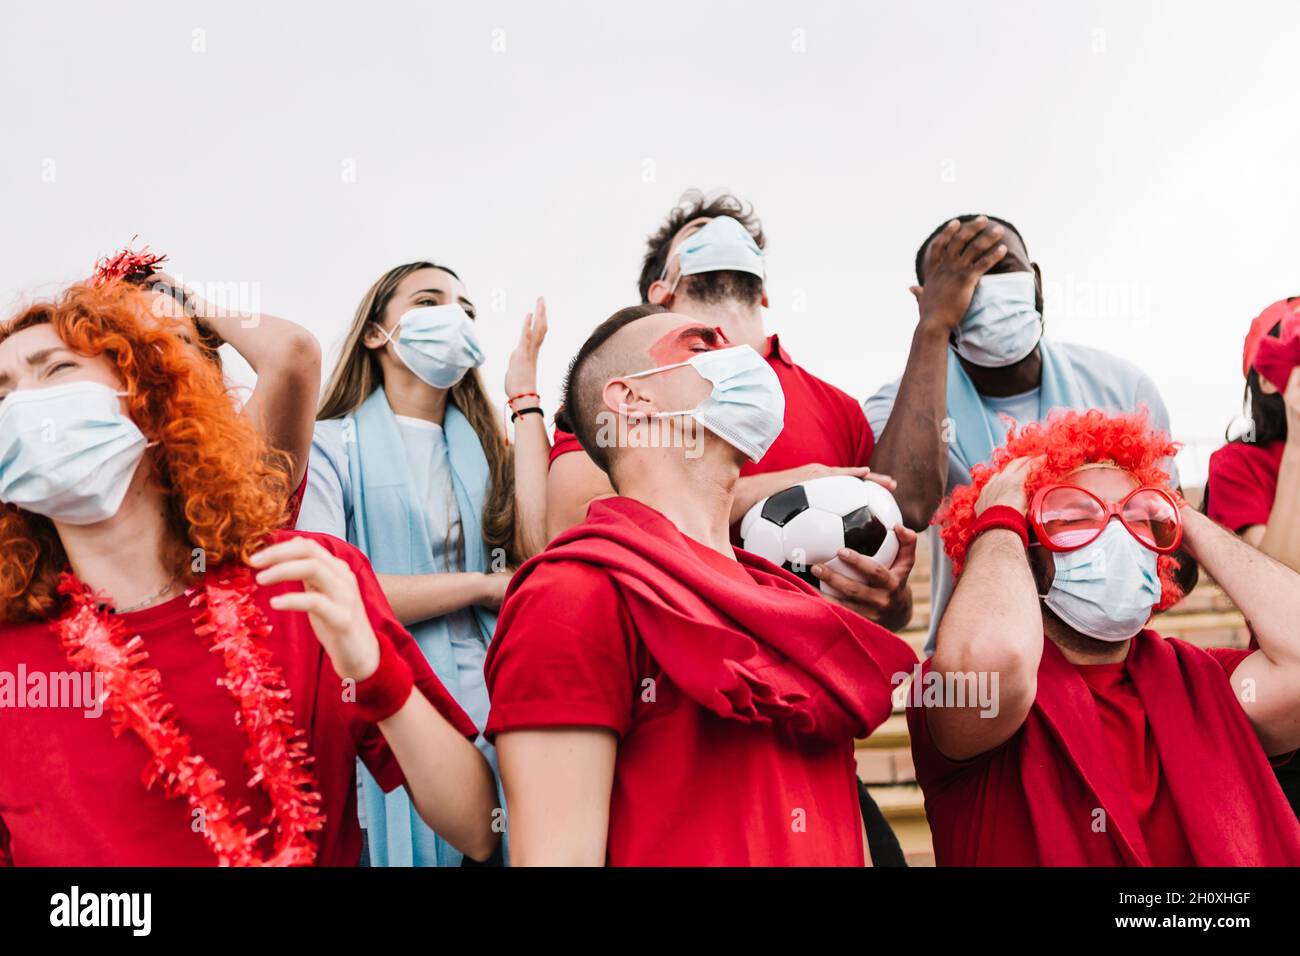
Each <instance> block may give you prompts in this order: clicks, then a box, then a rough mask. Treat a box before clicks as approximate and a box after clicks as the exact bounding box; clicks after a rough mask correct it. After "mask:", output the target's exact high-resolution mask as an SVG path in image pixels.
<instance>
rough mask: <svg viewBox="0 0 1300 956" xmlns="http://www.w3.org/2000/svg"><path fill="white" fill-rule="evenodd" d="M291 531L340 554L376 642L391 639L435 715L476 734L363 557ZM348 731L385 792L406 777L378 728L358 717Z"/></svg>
mask: <svg viewBox="0 0 1300 956" xmlns="http://www.w3.org/2000/svg"><path fill="white" fill-rule="evenodd" d="M294 533H295V534H297V535H301V536H304V537H308V538H311V539H313V540H314V541H316V542H318V543H319V544H321V545H323V546H324V547H325V548H326V549H327V550H328V551H329V552H330V553H332V554H333V555H334V556H335V557H338V558H342V559H343V560H344V561H346V562H347V563H348V566H349V567H351V568H352V572H353V574H355V575H356V576H357V586H358V587H359V588H360V589H361V600H362V601H364V602H365V605H366V616H367V617H368V618H369V619H370V626H371V627H372V628H374V630H375V634H376V635H378V636H379V637H380V639H381V640H382V639H383V638H387V639H388V640H390V641H392V643H393V646H394V647H395V648H396V649H397V652H398V653H399V654H401V655H402V657H403V658H404V659H405V660H406V662H407V663H408V664H409V665H410V666H411V673H412V674H414V675H415V686H416V688H417V689H418V690H419V691H420V693H422V694H424V696H425V697H426V698H427V699H428V701H429V703H431V704H433V706H434V708H435V709H436V710H437V711H438V713H440V714H442V716H443V717H444V718H445V719H446V720H447V722H448V723H450V724H451V725H452V726H453V727H455V728H456V730H457V731H459V732H460V733H461V734H462V735H464V736H465V737H467V738H469V739H470V740H473V739H475V738H476V737H477V736H478V728H476V727H475V726H474V722H473V721H472V720H470V719H469V715H468V714H466V713H465V711H464V710H463V709H461V706H460V704H458V703H456V700H455V698H453V697H452V696H451V693H450V692H449V691H448V690H447V688H445V687H444V686H443V685H442V681H440V680H438V678H437V676H436V675H435V674H434V673H433V668H432V667H430V666H429V662H428V661H427V660H425V657H424V654H423V652H421V650H420V647H419V645H418V644H416V643H415V639H414V638H412V637H411V635H410V634H409V633H407V630H406V628H404V627H402V625H401V624H400V623H399V622H398V620H397V618H396V617H394V616H393V609H392V607H391V606H390V605H389V603H388V598H387V597H385V596H384V592H383V590H382V589H381V588H380V587H379V581H378V579H377V578H376V577H375V572H374V570H373V569H372V568H371V567H370V562H369V561H368V560H367V559H366V556H365V555H364V554H362V553H361V552H360V551H358V550H357V549H356V548H354V547H353V546H352V545H350V544H348V543H347V542H346V541H340V540H339V539H338V538H335V537H334V536H333V535H328V534H311V533H308V532H301V531H300V532H294ZM353 734H354V736H355V737H356V739H357V756H359V757H360V758H361V760H362V761H363V762H364V763H365V765H366V768H367V769H368V770H369V771H370V773H371V774H372V775H373V776H374V778H375V780H376V782H378V784H379V785H380V786H381V787H382V788H383V789H384V792H386V793H387V792H388V791H391V790H395V789H397V788H398V787H400V786H401V785H402V783H403V782H404V781H405V778H404V777H403V775H402V769H401V767H399V766H398V764H397V758H396V757H394V756H393V752H392V750H390V749H389V747H388V741H386V740H385V739H384V735H383V734H382V733H381V732H380V730H379V726H378V725H377V724H371V723H363V722H361V721H359V720H358V721H357V722H356V726H355V727H354V728H353Z"/></svg>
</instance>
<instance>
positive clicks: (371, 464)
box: [346, 387, 496, 866]
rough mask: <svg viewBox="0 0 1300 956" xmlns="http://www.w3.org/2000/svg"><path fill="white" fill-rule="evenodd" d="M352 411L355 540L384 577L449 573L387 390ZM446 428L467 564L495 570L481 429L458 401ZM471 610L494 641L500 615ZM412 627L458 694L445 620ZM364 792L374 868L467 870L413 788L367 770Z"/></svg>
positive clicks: (469, 568) (350, 470)
mask: <svg viewBox="0 0 1300 956" xmlns="http://www.w3.org/2000/svg"><path fill="white" fill-rule="evenodd" d="M348 417H349V419H351V421H352V436H351V441H349V442H348V443H347V446H346V447H347V452H348V478H349V480H350V483H351V485H352V498H353V501H352V517H353V522H352V523H353V530H354V533H355V540H352V541H350V542H349V543H350V544H353V545H355V546H356V547H357V548H359V549H360V550H361V551H362V552H363V553H364V554H365V555H366V557H368V558H369V559H370V564H371V566H372V567H374V569H375V571H376V572H377V573H379V574H434V573H436V572H437V571H439V570H441V569H439V568H437V567H435V565H434V560H433V541H432V540H431V539H430V537H429V524H428V520H427V518H426V516H425V514H424V506H423V501H422V499H421V496H420V494H419V492H418V491H417V490H416V486H415V482H414V481H413V480H412V478H411V474H410V470H409V468H408V467H407V463H406V456H405V455H404V454H403V452H402V435H401V432H400V431H399V429H398V425H397V419H396V418H395V417H394V416H393V410H392V408H391V407H390V406H389V404H388V397H387V395H385V394H384V390H383V388H382V387H380V388H377V389H375V391H374V392H373V393H372V394H371V395H370V397H369V398H367V399H366V401H365V402H364V403H363V404H362V405H361V407H360V408H358V409H357V410H356V411H355V412H354V413H353V414H352V415H350V416H348ZM442 429H443V433H444V435H445V436H446V439H447V450H448V455H449V457H450V459H451V478H452V487H453V488H454V490H455V493H456V506H457V508H459V510H460V522H461V537H462V539H463V542H464V544H463V547H464V555H465V566H464V570H466V571H483V572H486V571H488V570H490V568H489V565H488V555H487V550H486V548H485V547H484V545H483V535H482V531H481V528H480V518H481V516H482V514H483V502H484V500H485V499H486V497H487V489H488V478H489V469H488V460H487V455H485V454H484V453H483V445H482V443H481V442H480V440H479V436H478V433H477V432H475V431H474V428H473V427H472V426H471V425H470V423H469V421H468V419H466V418H465V416H464V415H463V414H462V413H461V411H460V409H458V408H457V407H456V406H455V405H453V404H452V403H451V402H450V401H449V402H448V403H447V411H446V413H445V415H444V417H443V423H442ZM473 611H474V617H475V620H476V621H477V623H478V626H479V630H480V632H481V633H482V635H483V640H484V642H485V643H486V642H487V641H490V640H491V638H492V632H493V631H494V630H495V629H496V615H495V614H494V613H492V612H491V611H489V610H487V609H486V608H481V607H477V606H475V607H474V608H473ZM408 630H409V631H410V632H411V636H412V637H414V638H415V641H416V643H417V644H418V645H419V647H420V650H421V651H423V652H424V656H425V658H426V659H428V661H429V664H430V666H431V667H432V668H433V672H434V674H436V675H437V677H438V680H440V681H442V683H443V686H444V687H446V688H447V690H448V691H450V692H451V695H452V696H453V697H455V698H456V699H457V700H460V699H461V691H460V680H459V676H458V673H457V669H456V659H455V657H454V655H453V653H452V648H451V641H450V639H449V636H448V633H447V624H446V622H445V621H443V620H442V619H441V618H431V619H430V620H427V621H421V622H420V623H419V624H414V625H411V626H410V627H409V628H408ZM486 752H487V755H488V757H489V761H490V762H491V763H493V772H494V773H495V772H496V767H495V759H494V756H495V755H494V754H492V753H491V748H490V747H489V748H487V750H486ZM361 797H362V801H363V804H364V808H365V820H366V835H367V839H368V840H369V846H370V864H371V866H460V863H461V854H460V852H459V851H457V850H456V849H455V848H454V847H452V846H451V844H449V843H447V841H445V840H443V839H442V838H441V837H439V836H438V835H437V834H435V833H434V832H433V831H432V830H430V829H429V828H428V826H426V825H425V823H424V821H423V820H421V819H420V815H419V813H418V812H417V811H416V809H415V807H414V805H413V804H412V803H411V798H410V796H409V795H408V794H407V792H406V788H404V787H398V788H397V789H396V790H394V791H393V792H392V793H387V794H386V793H384V791H383V790H382V789H381V788H380V786H379V784H378V783H376V782H375V780H374V778H373V777H372V776H371V775H370V774H369V772H367V771H365V770H364V768H363V769H362V773H361Z"/></svg>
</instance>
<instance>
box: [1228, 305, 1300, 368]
mask: <svg viewBox="0 0 1300 956" xmlns="http://www.w3.org/2000/svg"><path fill="white" fill-rule="evenodd" d="M1279 322H1281V323H1282V338H1284V339H1285V338H1287V337H1289V336H1290V335H1294V334H1300V297H1297V298H1294V299H1281V300H1279V301H1277V302H1274V303H1273V304H1272V305H1270V306H1269V307H1268V308H1267V309H1265V310H1264V311H1263V312H1261V313H1260V314H1259V315H1257V316H1255V320H1254V321H1253V322H1251V323H1250V331H1249V332H1247V333H1246V347H1245V349H1243V350H1242V353H1241V374H1242V375H1243V376H1247V375H1249V374H1250V366H1251V365H1252V364H1253V363H1254V361H1255V353H1256V352H1258V351H1259V342H1260V340H1261V339H1262V338H1264V336H1266V335H1268V333H1269V332H1271V331H1272V329H1273V326H1275V325H1277V324H1278V323H1279Z"/></svg>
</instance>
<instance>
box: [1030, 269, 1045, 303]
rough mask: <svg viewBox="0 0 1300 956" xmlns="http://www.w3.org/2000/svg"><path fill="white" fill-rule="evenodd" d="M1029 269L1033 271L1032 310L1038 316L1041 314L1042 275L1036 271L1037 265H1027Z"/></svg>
mask: <svg viewBox="0 0 1300 956" xmlns="http://www.w3.org/2000/svg"><path fill="white" fill-rule="evenodd" d="M1029 268H1031V269H1033V270H1034V308H1035V309H1037V310H1038V314H1039V315H1042V314H1043V274H1042V273H1041V272H1039V271H1038V263H1037V262H1031V263H1029Z"/></svg>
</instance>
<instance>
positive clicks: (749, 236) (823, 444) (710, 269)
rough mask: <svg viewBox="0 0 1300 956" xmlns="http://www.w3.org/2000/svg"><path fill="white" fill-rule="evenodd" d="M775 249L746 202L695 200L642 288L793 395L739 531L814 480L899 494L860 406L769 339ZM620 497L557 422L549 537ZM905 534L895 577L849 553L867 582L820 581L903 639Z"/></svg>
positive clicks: (676, 221)
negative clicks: (756, 360) (776, 497)
mask: <svg viewBox="0 0 1300 956" xmlns="http://www.w3.org/2000/svg"><path fill="white" fill-rule="evenodd" d="M765 244H766V239H765V237H764V235H763V231H762V228H761V226H760V224H759V221H758V219H757V217H755V216H754V213H753V210H752V209H750V208H749V207H748V206H747V205H746V204H745V203H743V202H741V200H739V199H737V198H736V197H735V196H731V195H725V194H724V195H721V196H717V197H714V198H711V199H710V198H706V197H704V196H703V195H701V194H699V193H696V192H688V193H687V194H686V195H685V196H684V197H683V199H682V202H681V203H679V204H678V205H677V206H676V207H674V209H673V210H672V212H671V213H670V214H669V216H668V219H667V220H666V221H665V223H664V224H663V226H662V227H661V228H660V229H659V230H658V231H657V232H656V233H655V234H654V235H653V236H651V237H650V239H649V242H648V245H647V250H646V255H645V261H644V263H643V266H642V270H641V277H640V281H639V284H638V289H639V292H640V294H641V299H642V301H643V302H647V303H652V304H655V305H662V306H664V307H665V308H671V309H672V310H673V311H674V312H676V313H679V314H681V315H684V316H689V317H690V319H691V320H693V321H695V322H698V323H699V324H701V325H706V326H709V327H711V328H715V329H716V330H717V331H718V332H719V334H720V335H721V336H722V337H723V339H724V341H725V342H728V343H730V344H732V345H748V346H750V347H752V348H753V349H754V350H755V351H756V352H758V353H759V355H761V356H762V357H763V358H764V359H765V360H766V362H767V364H768V366H769V367H770V368H771V369H772V371H773V372H775V373H776V376H777V378H778V380H779V381H780V383H781V388H782V390H783V391H784V392H785V395H786V403H785V418H784V424H785V427H784V429H783V430H782V432H781V434H780V436H779V437H778V438H777V440H776V442H775V443H774V444H773V446H772V448H771V449H770V450H769V451H768V453H767V454H766V455H764V456H763V459H762V461H757V462H746V463H745V465H744V467H743V468H742V469H741V472H740V475H741V477H740V482H739V484H738V485H737V486H736V493H735V496H734V498H733V502H732V512H731V516H730V517H731V523H732V524H733V525H737V524H738V523H739V522H740V519H741V518H742V517H744V515H745V512H747V511H748V510H749V509H750V507H752V506H753V505H754V504H755V503H756V502H758V501H761V500H762V499H763V498H766V497H767V496H768V495H771V494H775V493H776V492H778V491H781V490H783V489H785V488H788V487H790V486H791V485H793V484H797V483H798V482H800V481H806V480H808V479H810V478H818V477H822V476H824V475H835V474H852V475H855V476H857V477H859V478H864V479H865V478H868V477H869V476H870V480H874V481H878V482H880V483H881V484H883V485H884V486H885V487H887V488H889V489H890V490H891V491H892V490H893V489H894V487H895V486H894V481H893V479H892V478H890V477H888V472H887V471H886V469H885V468H884V467H883V466H881V465H876V469H875V470H876V471H877V472H879V473H880V474H877V475H874V476H873V475H871V471H872V469H871V468H870V467H868V465H869V463H871V461H872V450H873V447H874V439H873V436H872V431H871V427H870V426H869V425H868V424H867V419H866V416H865V415H864V414H863V411H862V408H861V407H860V406H859V404H858V403H857V401H855V400H854V399H853V398H852V397H850V396H849V395H848V394H846V393H845V392H843V391H841V390H840V389H838V388H836V387H835V386H833V385H831V384H829V383H828V382H824V381H822V380H821V379H820V378H817V376H815V375H813V374H812V373H810V372H808V371H807V370H806V369H804V368H803V367H801V366H800V365H798V364H796V363H795V362H794V360H793V359H791V357H790V355H789V353H788V352H787V351H786V350H785V348H784V346H782V344H781V341H780V339H779V338H778V337H777V336H776V335H775V334H769V333H768V332H767V331H766V329H765V328H764V320H763V309H764V308H765V307H766V306H767V304H768V303H767V292H766V289H765V281H766V274H767V266H766V262H765V259H764V253H763V246H764V245H765ZM612 494H614V490H613V488H611V487H610V483H609V479H608V478H607V477H606V476H605V474H604V473H603V472H602V471H601V469H600V468H599V467H597V465H596V464H595V463H594V462H593V461H592V460H591V458H590V457H589V456H588V455H586V454H584V453H583V449H582V446H581V445H580V444H579V442H578V441H577V440H576V439H575V438H574V436H573V434H572V432H571V430H570V429H569V427H568V423H567V421H566V418H565V416H564V414H563V413H561V414H559V415H557V416H556V433H555V441H554V445H553V447H552V449H551V470H550V475H549V480H548V482H547V525H548V533H549V534H550V535H552V536H554V535H555V534H558V533H559V532H560V531H563V530H564V529H565V528H569V527H572V526H573V525H575V524H577V523H579V522H580V521H582V520H583V518H584V517H585V516H586V514H587V506H588V505H589V504H590V503H591V502H592V501H594V500H596V499H598V498H601V497H605V496H608V495H612ZM920 527H924V524H922V525H920ZM895 533H896V534H898V537H899V543H900V545H901V548H900V551H899V555H898V557H897V558H896V559H895V561H894V563H893V565H892V566H891V567H889V568H885V567H883V566H881V565H880V564H878V563H877V562H875V561H872V560H871V559H870V558H866V557H864V556H862V555H859V554H856V553H854V552H852V551H848V550H847V549H846V550H845V551H844V552H843V553H842V554H841V555H840V560H842V561H844V562H845V563H846V564H849V565H850V566H852V567H853V568H854V569H855V570H856V571H857V572H858V573H859V574H860V575H861V577H862V580H852V579H850V578H848V577H847V576H846V575H843V574H840V573H839V572H837V571H835V570H833V569H830V568H825V567H822V566H820V565H818V566H815V567H813V568H812V569H811V570H812V573H813V574H816V575H818V576H819V577H821V578H822V580H824V581H826V582H827V583H828V584H830V585H831V586H832V587H834V588H835V589H836V590H837V591H838V592H839V593H840V594H842V595H844V596H845V598H844V604H845V606H846V607H848V608H850V609H851V610H854V611H856V612H857V613H859V614H862V615H863V616H865V617H867V618H868V619H870V620H873V621H876V622H878V623H881V624H883V625H885V626H886V627H888V628H891V629H894V630H901V629H902V628H904V627H906V626H907V624H908V622H909V621H910V620H911V617H912V593H911V590H910V589H909V587H908V585H907V580H908V576H909V575H910V574H911V570H912V563H913V560H914V558H915V551H916V535H915V534H914V533H913V532H912V531H911V530H908V529H907V528H902V527H900V528H896V529H895ZM737 540H738V539H737Z"/></svg>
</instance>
